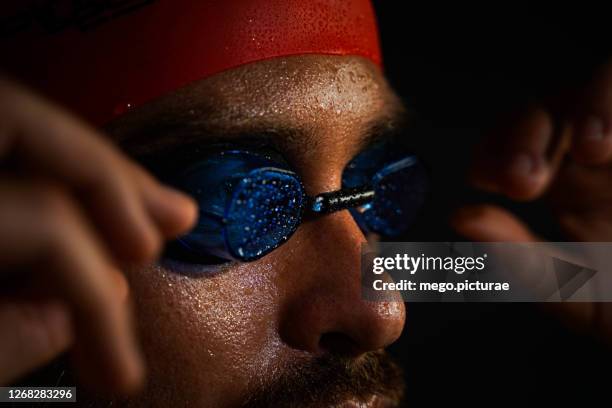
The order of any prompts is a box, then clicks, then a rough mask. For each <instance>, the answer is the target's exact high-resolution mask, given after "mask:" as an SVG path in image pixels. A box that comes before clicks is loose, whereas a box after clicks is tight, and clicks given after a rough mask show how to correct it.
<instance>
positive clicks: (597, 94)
mask: <svg viewBox="0 0 612 408" xmlns="http://www.w3.org/2000/svg"><path fill="white" fill-rule="evenodd" d="M576 105H577V106H578V107H577V108H576V109H575V111H576V113H575V116H576V118H575V121H574V125H573V127H574V138H573V140H572V154H573V156H574V158H575V159H576V160H577V161H578V162H580V163H583V164H602V163H605V162H608V161H610V160H611V159H612V62H611V63H608V64H606V65H604V66H603V67H602V68H601V69H600V70H599V71H598V72H597V73H596V74H595V76H594V79H593V81H592V82H591V84H590V85H589V86H588V87H587V89H586V91H585V92H584V94H583V98H582V100H579V101H578V103H577V104H576Z"/></svg>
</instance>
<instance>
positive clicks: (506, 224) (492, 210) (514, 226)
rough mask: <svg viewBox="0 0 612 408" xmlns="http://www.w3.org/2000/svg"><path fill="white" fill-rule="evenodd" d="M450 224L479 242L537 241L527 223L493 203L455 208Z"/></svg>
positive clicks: (462, 233) (463, 234) (465, 235)
mask: <svg viewBox="0 0 612 408" xmlns="http://www.w3.org/2000/svg"><path fill="white" fill-rule="evenodd" d="M451 225H452V227H453V228H454V229H455V230H456V231H457V233H458V234H460V235H461V236H463V237H465V238H468V239H470V240H472V241H481V242H533V241H539V240H538V239H537V237H536V235H535V234H534V233H532V232H531V231H530V230H529V228H528V227H527V225H526V224H525V223H523V222H522V221H521V220H519V219H518V218H517V217H516V216H514V215H513V214H511V213H510V212H509V211H507V210H505V209H503V208H501V207H497V206H493V205H486V204H481V205H472V206H467V207H464V208H461V209H459V210H457V211H456V212H455V213H454V214H453V216H452V218H451Z"/></svg>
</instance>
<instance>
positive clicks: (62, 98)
mask: <svg viewBox="0 0 612 408" xmlns="http://www.w3.org/2000/svg"><path fill="white" fill-rule="evenodd" d="M8 3H13V4H10V5H2V6H0V9H1V10H2V13H1V15H2V20H1V21H2V25H1V26H0V30H1V31H0V52H2V56H3V60H4V62H2V63H1V64H0V66H1V68H2V69H3V70H6V71H8V72H9V73H10V74H11V75H14V76H16V77H17V78H19V79H21V80H23V81H24V82H26V83H27V84H29V85H31V86H34V87H35V88H36V89H38V90H39V91H42V92H43V93H45V94H46V95H47V96H49V97H51V98H53V99H55V100H57V101H59V102H60V103H63V104H64V105H66V106H67V107H68V108H69V109H71V110H73V111H74V112H76V113H77V114H79V115H81V116H83V117H84V118H86V119H88V120H90V121H91V122H93V123H94V124H98V125H100V124H104V123H105V122H107V121H108V120H110V119H112V118H113V116H115V115H116V114H118V113H120V112H121V111H123V110H124V108H125V107H129V106H138V105H141V104H143V103H145V102H147V101H149V100H151V99H154V98H156V97H159V96H161V95H163V94H165V93H168V92H170V91H173V90H175V89H177V88H179V87H181V86H184V85H186V84H188V83H190V82H192V81H196V80H199V79H202V78H205V77H207V76H209V75H213V74H215V73H218V72H220V71H223V70H226V69H229V68H233V67H236V66H239V65H242V64H246V63H250V62H254V61H259V60H262V59H268V58H274V57H280V56H289V55H297V54H334V55H359V56H363V57H366V58H369V59H370V60H372V61H374V62H375V63H376V64H379V65H380V63H381V57H380V50H379V44H378V33H377V27H376V21H375V16H374V12H373V9H372V5H371V4H370V1H369V0H158V1H152V0H148V1H147V0H131V1H130V0H114V1H108V0H107V1H100V0H98V1H93V0H92V1H76V0H74V1H57V0H56V1H49V0H47V1H20V2H8Z"/></svg>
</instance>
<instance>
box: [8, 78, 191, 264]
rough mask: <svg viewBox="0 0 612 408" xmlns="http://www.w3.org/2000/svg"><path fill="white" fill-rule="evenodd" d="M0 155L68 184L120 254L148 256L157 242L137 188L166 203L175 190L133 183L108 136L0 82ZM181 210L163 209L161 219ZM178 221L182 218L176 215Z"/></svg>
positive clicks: (168, 204)
mask: <svg viewBox="0 0 612 408" xmlns="http://www.w3.org/2000/svg"><path fill="white" fill-rule="evenodd" d="M0 95H1V97H0V112H1V113H2V116H3V126H2V129H1V132H0V158H2V154H3V153H4V156H7V155H11V158H14V160H15V161H16V162H18V163H20V164H23V165H25V166H26V167H28V168H33V169H35V170H36V171H38V173H39V174H44V175H45V176H46V177H52V178H56V179H59V180H60V181H61V182H62V183H66V184H68V185H70V186H71V188H73V189H74V190H76V191H77V193H79V194H80V196H81V197H82V198H83V199H84V200H85V202H86V203H87V206H88V209H90V210H91V212H92V217H93V219H94V221H95V223H96V226H97V227H98V228H99V229H100V231H101V233H102V234H103V236H104V237H105V238H106V241H107V242H108V243H109V244H110V248H111V249H112V250H113V251H114V253H115V254H116V255H117V256H118V257H120V258H121V259H125V260H130V261H142V262H145V261H150V260H153V259H154V258H155V256H156V255H157V253H158V252H159V250H160V249H161V245H162V242H161V241H162V237H161V235H160V231H159V230H158V228H157V226H156V224H155V222H156V217H155V215H150V214H147V206H145V205H144V203H143V202H142V198H141V195H140V194H139V193H138V191H139V190H145V191H147V190H148V189H156V188H157V190H159V191H156V192H154V193H153V192H151V194H150V196H151V197H156V199H158V200H161V201H164V203H163V204H159V206H160V208H162V209H163V208H165V209H167V208H169V207H171V206H172V205H173V204H175V203H176V202H177V201H178V200H176V199H173V197H176V196H177V195H178V194H179V193H174V194H164V192H165V191H166V190H164V189H161V188H159V187H157V185H156V184H150V185H148V186H137V185H135V181H134V179H133V178H131V177H128V176H127V175H126V173H125V171H126V169H127V168H129V164H128V163H129V161H128V160H127V158H125V157H124V156H123V155H122V154H121V153H120V152H119V151H118V150H117V149H116V148H115V147H114V146H113V145H112V144H111V143H110V142H109V141H108V140H106V139H105V138H104V137H103V136H102V135H100V134H99V133H97V132H96V131H95V130H93V129H91V128H89V127H88V126H86V125H85V124H83V123H81V122H79V121H77V120H76V119H74V118H73V117H71V116H70V115H68V114H66V113H65V112H62V111H61V110H59V109H57V108H55V107H53V106H51V105H49V104H48V103H46V102H44V101H42V100H41V99H39V98H37V97H35V96H33V95H31V94H29V93H27V92H26V91H24V90H22V89H20V88H18V87H16V86H15V85H12V84H7V83H6V82H1V81H0ZM176 213H178V214H182V212H181V211H174V212H171V211H166V212H165V213H164V215H165V217H166V218H164V220H163V222H164V223H166V224H167V223H168V221H167V219H168V218H171V217H172V215H173V214H176ZM178 222H179V223H181V222H182V219H179V220H178Z"/></svg>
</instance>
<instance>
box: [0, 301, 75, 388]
mask: <svg viewBox="0 0 612 408" xmlns="http://www.w3.org/2000/svg"><path fill="white" fill-rule="evenodd" d="M0 327H2V335H1V336H0V384H3V385H8V384H10V383H11V382H12V381H15V380H16V379H18V378H19V377H21V376H23V375H25V374H27V373H28V372H30V371H31V370H34V369H35V368H37V367H40V366H41V365H44V364H46V363H48V362H49V361H51V360H52V359H53V358H54V357H56V356H57V355H59V354H60V353H62V352H64V351H66V350H67V349H68V347H70V345H71V344H72V341H73V337H74V334H73V328H72V324H71V322H70V314H69V311H68V308H67V307H66V305H64V304H62V303H60V302H57V301H55V302H46V303H38V304H36V303H2V304H0Z"/></svg>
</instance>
